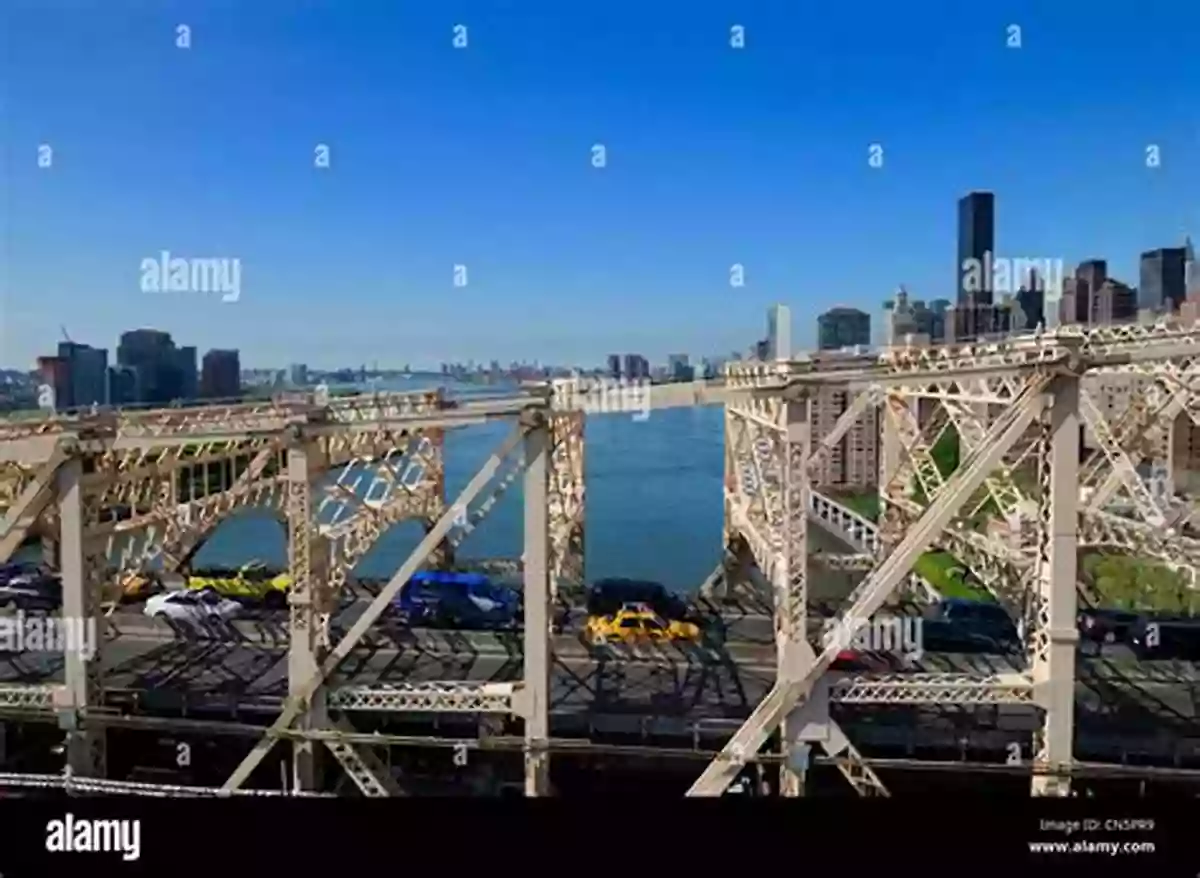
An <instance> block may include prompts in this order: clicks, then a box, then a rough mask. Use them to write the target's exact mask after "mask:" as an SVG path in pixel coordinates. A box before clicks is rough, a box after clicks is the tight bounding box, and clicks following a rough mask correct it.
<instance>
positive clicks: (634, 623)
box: [621, 619, 642, 628]
mask: <svg viewBox="0 0 1200 878" xmlns="http://www.w3.org/2000/svg"><path fill="white" fill-rule="evenodd" d="M641 621H642V620H641V619H622V620H621V627H622V628H636V627H638V625H639V624H641Z"/></svg>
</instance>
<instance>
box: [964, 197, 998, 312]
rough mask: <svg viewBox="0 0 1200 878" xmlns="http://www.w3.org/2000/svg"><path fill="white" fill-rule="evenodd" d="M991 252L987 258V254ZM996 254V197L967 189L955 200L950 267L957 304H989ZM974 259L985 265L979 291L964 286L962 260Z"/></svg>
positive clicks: (990, 302)
mask: <svg viewBox="0 0 1200 878" xmlns="http://www.w3.org/2000/svg"><path fill="white" fill-rule="evenodd" d="M989 253H990V254H991V258H989V257H988V254H989ZM995 255H996V196H995V195H993V194H992V193H991V192H971V193H970V194H968V195H964V196H963V197H962V198H960V199H959V200H958V263H957V265H955V267H954V277H955V284H954V289H955V294H956V295H955V301H956V302H957V303H958V304H960V305H966V304H974V305H990V304H992V292H993V291H992V278H991V277H990V268H991V264H992V259H993V258H995ZM968 260H974V261H976V262H978V263H979V264H980V265H986V266H987V267H988V269H989V271H986V272H984V274H983V276H982V278H981V280H982V283H981V286H982V289H981V290H978V291H976V290H966V289H964V283H963V281H964V273H965V269H964V263H967V261H968Z"/></svg>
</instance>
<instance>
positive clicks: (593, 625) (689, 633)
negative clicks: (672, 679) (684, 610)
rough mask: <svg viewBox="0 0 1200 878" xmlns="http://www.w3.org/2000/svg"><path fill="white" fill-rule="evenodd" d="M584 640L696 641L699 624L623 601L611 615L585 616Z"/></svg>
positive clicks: (592, 641) (593, 641)
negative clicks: (664, 616)
mask: <svg viewBox="0 0 1200 878" xmlns="http://www.w3.org/2000/svg"><path fill="white" fill-rule="evenodd" d="M584 639H585V640H587V641H588V643H591V644H594V645H599V644H602V643H610V642H612V641H619V642H633V641H639V640H653V641H674V642H685V643H696V642H697V641H699V640H700V626H698V625H695V624H693V623H691V622H680V621H676V620H667V619H664V618H663V617H662V616H660V615H658V613H656V612H654V610H652V609H651V608H650V607H649V606H647V605H646V604H625V605H623V606H622V607H621V609H619V610H618V611H617V612H615V613H613V614H612V615H611V616H589V617H588V620H587V623H586V624H585V625H584Z"/></svg>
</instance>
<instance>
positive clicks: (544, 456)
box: [523, 425, 551, 796]
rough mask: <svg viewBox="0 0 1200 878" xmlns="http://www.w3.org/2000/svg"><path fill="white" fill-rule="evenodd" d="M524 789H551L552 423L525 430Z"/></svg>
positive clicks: (531, 792)
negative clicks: (550, 492) (550, 512)
mask: <svg viewBox="0 0 1200 878" xmlns="http://www.w3.org/2000/svg"><path fill="white" fill-rule="evenodd" d="M524 450H525V554H524V571H525V572H524V575H525V672H524V677H525V687H524V689H525V691H524V699H523V705H524V707H523V713H524V719H525V795H527V796H547V795H549V794H550V752H549V749H548V744H549V739H550V592H551V588H550V516H549V490H550V462H549V457H550V453H551V449H550V428H549V427H548V426H547V425H539V426H536V427H534V428H533V429H532V430H530V431H529V432H528V433H527V434H526V436H525V449H524Z"/></svg>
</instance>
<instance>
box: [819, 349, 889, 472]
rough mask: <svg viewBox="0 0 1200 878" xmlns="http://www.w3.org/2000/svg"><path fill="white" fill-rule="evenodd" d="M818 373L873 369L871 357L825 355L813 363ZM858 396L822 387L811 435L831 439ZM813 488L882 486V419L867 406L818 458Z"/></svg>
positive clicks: (842, 390)
mask: <svg viewBox="0 0 1200 878" xmlns="http://www.w3.org/2000/svg"><path fill="white" fill-rule="evenodd" d="M811 362H812V368H813V370H814V371H817V372H826V371H834V370H838V369H855V368H870V367H871V366H872V365H873V364H874V359H873V357H872V356H871V355H870V354H858V353H849V352H842V351H826V352H822V353H819V354H816V355H815V356H813V357H812V359H811ZM854 396H855V394H854V393H853V392H851V391H848V390H847V389H846V388H845V387H838V386H837V385H820V386H819V387H818V389H817V392H816V393H815V394H814V395H813V397H812V410H811V411H812V435H813V436H828V435H829V434H830V433H831V432H832V431H833V427H834V425H835V424H836V423H837V422H838V419H839V418H840V417H841V416H842V414H843V413H844V412H845V411H846V409H847V408H848V407H849V406H850V404H851V402H852V401H853V399H854ZM812 478H813V486H814V487H819V488H826V489H836V490H861V489H863V488H870V487H873V486H875V485H877V484H878V482H879V417H878V410H877V409H876V407H875V406H868V407H867V408H866V410H865V411H864V412H863V413H862V414H861V415H860V416H859V418H858V420H856V421H855V422H854V424H853V425H851V427H850V429H849V430H847V431H846V434H845V435H844V436H843V437H842V438H841V439H840V440H838V442H837V443H836V444H835V445H833V446H832V447H831V448H830V449H829V450H828V451H827V452H826V453H825V454H823V455H821V457H820V458H818V460H817V462H816V464H815V466H814V469H813V470H812Z"/></svg>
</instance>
